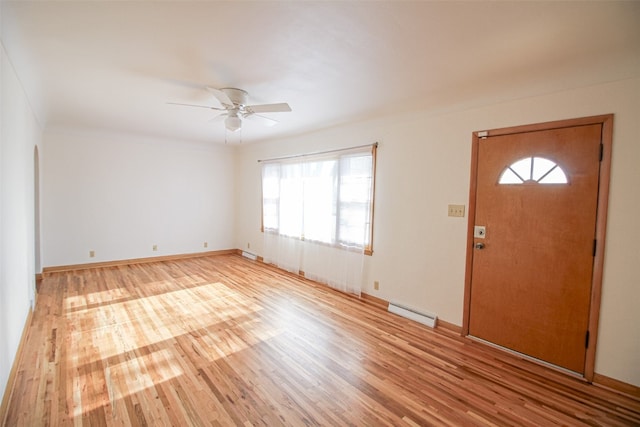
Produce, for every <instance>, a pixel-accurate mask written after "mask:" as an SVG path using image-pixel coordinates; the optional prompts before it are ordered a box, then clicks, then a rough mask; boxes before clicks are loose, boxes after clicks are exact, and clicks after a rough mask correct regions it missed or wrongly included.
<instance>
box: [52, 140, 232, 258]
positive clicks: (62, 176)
mask: <svg viewBox="0 0 640 427" xmlns="http://www.w3.org/2000/svg"><path fill="white" fill-rule="evenodd" d="M44 139H45V141H46V143H45V150H44V152H43V153H42V157H43V159H44V161H43V163H44V168H43V171H42V174H43V177H44V179H43V193H44V200H43V202H42V234H43V236H42V245H43V261H42V263H43V266H44V267H45V268H46V267H50V266H61V265H73V264H84V263H90V262H99V261H113V260H123V259H133V258H144V257H152V256H162V255H175V254H185V253H195V252H204V251H212V250H221V249H233V248H234V247H235V240H234V237H233V224H234V212H233V209H234V190H235V188H234V173H233V170H234V161H235V151H234V149H233V148H232V147H229V146H221V145H216V144H213V143H210V144H207V143H194V142H186V141H174V140H163V139H157V138H150V137H143V136H136V135H131V134H118V133H113V132H107V131H99V130H79V129H50V130H47V131H46V132H45V134H44ZM204 242H208V247H207V248H204ZM153 245H157V247H158V250H157V251H153V250H152V248H153ZM89 251H95V257H93V258H90V257H89Z"/></svg>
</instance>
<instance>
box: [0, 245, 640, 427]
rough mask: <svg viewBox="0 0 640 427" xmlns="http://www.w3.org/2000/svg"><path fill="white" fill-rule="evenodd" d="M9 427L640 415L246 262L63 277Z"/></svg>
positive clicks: (31, 337)
mask: <svg viewBox="0 0 640 427" xmlns="http://www.w3.org/2000/svg"><path fill="white" fill-rule="evenodd" d="M23 355H24V356H23V358H22V360H21V362H20V364H19V366H18V371H17V374H16V385H15V388H14V390H13V395H12V399H11V401H10V404H9V408H8V413H7V419H6V423H5V424H6V425H7V426H16V425H18V426H38V425H86V426H101V425H174V426H186V425H223V426H231V425H239V426H250V425H265V426H277V425H291V426H302V425H339V426H342V425H356V426H364V425H367V426H378V425H408V426H415V425H454V426H460V425H519V426H520V425H523V426H527V425H530V426H541V425H554V424H560V425H608V426H616V425H639V424H640V401H639V400H638V399H636V398H632V397H629V396H624V395H621V394H617V393H615V392H612V391H609V390H607V389H605V388H602V387H599V386H594V385H589V384H586V383H584V382H582V381H580V380H579V379H576V378H572V377H569V376H567V375H564V374H561V373H558V372H555V371H553V370H549V369H547V368H544V367H541V366H539V365H536V364H533V363H530V362H528V361H525V360H522V359H520V358H518V357H515V356H512V355H509V354H505V353H503V352H500V351H497V350H494V349H492V348H489V347H487V346H484V345H482V344H479V343H476V342H473V341H470V340H468V339H464V338H461V337H459V336H458V335H457V334H455V333H453V332H450V331H446V330H441V329H436V330H432V329H429V328H427V327H425V326H422V325H419V324H417V323H413V322H410V321H408V320H405V319H403V318H400V317H397V316H395V315H393V314H389V313H387V312H385V311H383V310H380V309H378V308H376V307H374V306H372V305H370V304H366V303H363V302H362V301H360V300H358V299H355V298H351V297H347V296H344V295H342V294H339V293H337V292H334V291H332V290H329V289H328V288H326V287H325V286H322V285H317V284H314V283H312V282H310V281H306V280H304V279H300V278H297V277H294V276H291V275H288V274H286V273H283V272H280V271H278V270H276V269H273V268H270V267H268V266H265V265H263V264H260V263H258V262H254V261H250V260H246V259H244V258H242V257H240V256H237V255H223V256H212V257H204V258H194V259H187V260H180V261H174V262H159V263H150V264H140V265H132V266H126V267H124V266H121V267H109V268H96V269H90V270H84V271H75V272H68V273H53V274H51V275H48V276H47V277H45V278H44V280H43V283H42V284H41V286H40V291H39V296H38V303H37V307H36V310H35V313H34V315H33V321H32V324H31V326H30V328H29V330H28V335H27V341H26V343H25V346H24V353H23Z"/></svg>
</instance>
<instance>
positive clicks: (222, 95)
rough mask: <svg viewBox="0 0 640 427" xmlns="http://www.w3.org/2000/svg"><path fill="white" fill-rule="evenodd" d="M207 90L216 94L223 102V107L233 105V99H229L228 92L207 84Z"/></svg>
mask: <svg viewBox="0 0 640 427" xmlns="http://www.w3.org/2000/svg"><path fill="white" fill-rule="evenodd" d="M207 90H208V91H209V92H211V93H212V94H213V96H215V97H216V98H217V99H218V101H220V103H221V104H222V106H223V107H233V101H231V99H229V97H228V96H227V94H226V93H224V92H223V91H221V90H220V89H216V88H215V87H210V86H207Z"/></svg>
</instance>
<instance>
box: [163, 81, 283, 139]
mask: <svg viewBox="0 0 640 427" xmlns="http://www.w3.org/2000/svg"><path fill="white" fill-rule="evenodd" d="M207 90H208V91H209V92H211V93H212V94H213V96H215V97H216V99H217V100H218V101H219V102H220V105H221V106H222V107H212V106H207V105H194V104H181V103H177V102H168V103H167V104H172V105H184V106H187V107H199V108H208V109H210V110H216V111H223V113H221V114H220V115H219V116H227V118H226V119H225V120H224V125H225V127H226V128H227V130H228V131H229V132H236V131H237V130H239V129H240V128H242V119H257V120H259V121H261V122H263V123H264V124H266V125H267V126H273V125H275V124H276V123H278V121H277V120H274V119H272V118H269V117H265V116H263V115H261V114H258V113H284V112H289V111H291V107H289V104H287V103H286V102H281V103H278V104H261V105H247V102H248V98H249V94H248V93H247V91H245V90H242V89H237V88H233V87H225V88H222V89H216V88H213V87H207Z"/></svg>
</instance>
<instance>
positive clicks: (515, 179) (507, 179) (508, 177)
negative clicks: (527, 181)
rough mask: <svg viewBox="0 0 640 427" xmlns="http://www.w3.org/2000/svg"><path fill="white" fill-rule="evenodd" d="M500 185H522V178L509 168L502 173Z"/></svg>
mask: <svg viewBox="0 0 640 427" xmlns="http://www.w3.org/2000/svg"><path fill="white" fill-rule="evenodd" d="M498 182H499V183H500V184H522V178H520V177H519V176H518V175H516V174H515V173H514V172H513V171H512V170H511V168H507V169H505V170H504V172H502V176H501V177H500V181H498Z"/></svg>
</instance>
